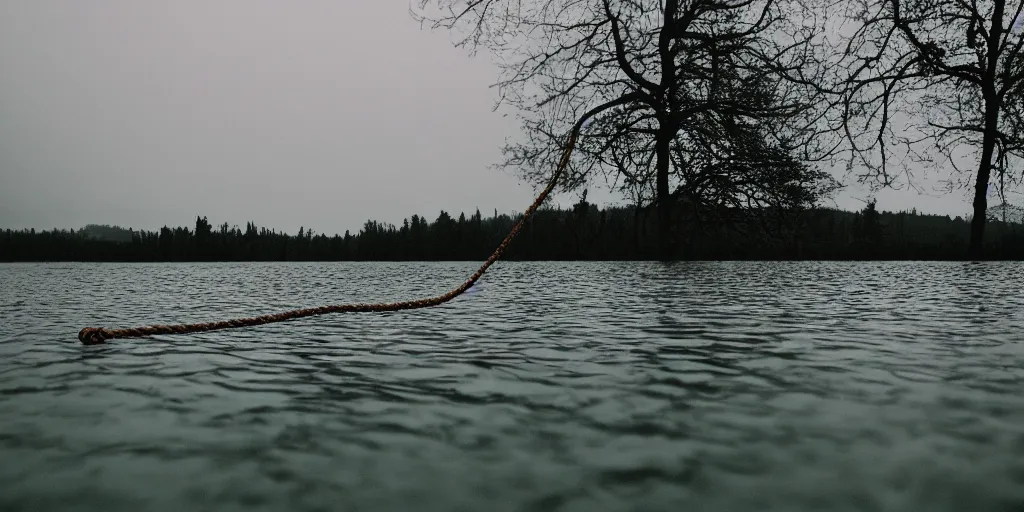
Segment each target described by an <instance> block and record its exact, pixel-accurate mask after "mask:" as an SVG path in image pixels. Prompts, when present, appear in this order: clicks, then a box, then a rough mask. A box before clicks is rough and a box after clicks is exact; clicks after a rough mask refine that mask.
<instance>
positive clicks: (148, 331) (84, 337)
mask: <svg viewBox="0 0 1024 512" xmlns="http://www.w3.org/2000/svg"><path fill="white" fill-rule="evenodd" d="M586 117H587V116H584V117H583V118H582V119H580V121H579V122H577V123H576V125H575V126H573V129H572V131H571V132H570V134H569V140H568V143H567V144H566V147H565V151H564V152H563V153H562V159H561V160H560V161H559V163H558V167H557V168H555V172H554V175H552V176H551V180H550V181H549V182H548V185H547V187H545V188H544V190H543V191H542V192H541V193H540V195H539V196H537V199H535V200H534V201H533V204H531V205H530V207H529V208H527V210H526V212H525V213H524V214H523V218H522V219H520V220H519V222H518V223H516V225H515V226H514V227H513V228H512V231H511V232H509V234H508V236H506V237H505V240H504V241H502V242H501V245H499V246H498V248H497V249H495V250H494V253H492V254H491V257H489V258H487V261H485V262H484V264H483V265H481V266H480V269H479V270H477V271H476V273H475V274H473V275H472V276H470V278H469V279H467V280H466V282H464V283H462V285H461V286H459V287H458V288H455V289H454V290H452V291H450V292H448V293H446V294H444V295H438V296H436V297H430V298H426V299H420V300H411V301H405V302H391V303H381V304H342V305H336V306H321V307H316V308H306V309H297V310H294V311H285V312H283V313H276V314H271V315H262V316H254V317H250V318H238V319H235V320H224V321H221V322H209V323H199V324H179V325H148V326H143V327H133V328H127V329H105V328H102V327H86V328H85V329H82V330H81V331H79V333H78V340H79V341H81V342H82V343H84V344H86V345H100V344H103V343H105V342H106V340H109V339H113V338H140V337H143V336H153V335H158V334H188V333H193V332H205V331H215V330H218V329H231V328H235V327H250V326H254V325H263V324H269V323H274V322H284V321H288V320H294V319H296V318H304V317H307V316H315V315H324V314H327V313H367V312H382V311H402V310H406V309H419V308H427V307H431V306H437V305H439V304H443V303H445V302H448V301H450V300H452V299H454V298H455V297H458V296H459V295H462V293H463V292H465V291H466V290H468V289H469V288H470V287H471V286H473V284H474V283H476V281H477V280H478V279H480V277H481V276H483V274H484V272H486V271H487V268H488V267H490V266H491V265H492V264H494V262H495V261H498V258H500V257H501V255H502V253H504V252H505V249H506V248H508V244H509V243H510V242H512V239H513V238H515V237H516V235H517V234H519V230H520V229H522V227H523V224H525V223H526V221H527V219H529V218H530V216H532V215H533V213H534V212H535V211H536V210H537V208H538V207H540V205H541V204H542V203H543V202H544V199H546V198H547V197H548V194H550V193H551V190H552V189H554V188H555V184H556V183H557V182H558V178H559V176H561V174H562V172H563V171H564V170H565V168H566V167H567V166H568V165H569V157H570V156H571V155H572V150H573V148H574V147H575V145H576V137H577V136H578V135H579V131H580V128H581V127H582V123H583V120H584V119H586Z"/></svg>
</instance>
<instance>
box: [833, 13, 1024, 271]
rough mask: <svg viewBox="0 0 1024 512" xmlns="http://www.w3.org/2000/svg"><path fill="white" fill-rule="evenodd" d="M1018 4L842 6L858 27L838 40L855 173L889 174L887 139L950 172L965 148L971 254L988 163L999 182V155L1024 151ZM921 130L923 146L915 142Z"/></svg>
mask: <svg viewBox="0 0 1024 512" xmlns="http://www.w3.org/2000/svg"><path fill="white" fill-rule="evenodd" d="M1022 8H1024V1H1011V2H1007V1H1006V0H861V2H860V3H859V4H858V5H857V6H856V7H855V8H853V11H852V13H849V14H848V17H849V18H851V19H853V20H854V21H855V22H856V23H858V24H859V27H858V28H857V29H856V31H855V32H854V33H853V35H852V36H851V37H850V38H849V39H848V41H847V43H846V47H845V50H844V57H845V58H846V64H847V66H848V68H847V69H848V71H849V72H848V78H847V84H848V89H847V91H846V93H845V95H844V103H845V109H844V116H843V118H844V125H845V129H846V133H847V136H848V137H849V138H850V140H851V141H853V142H854V150H855V152H854V154H855V155H857V158H858V159H859V161H860V162H861V163H863V164H866V166H867V168H868V169H869V175H865V176H864V177H865V178H873V179H876V180H877V181H876V183H879V184H881V185H883V186H889V185H891V184H893V183H894V182H895V180H896V179H897V178H898V177H899V174H900V173H897V174H896V175H893V174H890V164H889V160H890V159H891V158H892V156H893V155H892V152H893V149H892V147H898V148H902V149H903V150H905V153H904V155H905V156H908V157H910V160H911V161H917V162H925V163H929V164H933V165H936V164H938V165H944V164H947V163H948V164H949V165H950V166H952V167H953V169H954V170H956V171H958V172H963V171H964V169H963V168H962V167H961V163H960V162H959V161H960V160H961V159H962V158H963V155H962V154H961V152H962V151H963V150H965V149H967V150H971V151H972V152H973V153H974V154H976V155H977V160H975V165H974V168H975V169H976V171H975V174H974V193H973V195H974V201H973V206H974V216H973V219H972V221H971V237H970V244H969V251H970V255H971V256H972V257H974V258H980V257H981V256H982V248H983V239H984V234H985V220H986V210H987V206H988V204H987V203H988V200H987V194H988V193H989V186H990V183H991V181H992V173H993V171H994V172H995V173H996V175H997V177H998V178H999V180H1000V184H1001V185H1004V184H1005V179H1006V178H1009V177H1010V176H1009V175H1008V174H1007V173H1008V169H1009V163H1008V160H1010V159H1011V158H1020V157H1021V156H1024V152H1022V149H1024V144H1022V143H1021V142H1022V141H1024V136H1022V135H1024V132H1022V131H1021V129H1020V127H1021V126H1022V125H1021V119H1022V116H1021V113H1022V109H1021V103H1022V101H1024V90H1022V79H1024V59H1022V58H1021V47H1022V45H1024V38H1021V36H1020V35H1019V34H1018V33H1017V32H1018V31H1017V30H1015V28H1014V20H1017V19H1020V18H1021V11H1022ZM898 116H906V117H908V118H909V121H910V123H909V125H908V129H907V130H906V131H905V132H904V133H898V132H897V131H896V130H895V129H894V128H893V125H894V124H895V123H894V122H895V121H896V120H897V117H898ZM864 135H868V136H869V137H870V138H869V140H867V141H863V140H861V138H862V137H863V136H864ZM926 140H927V141H931V143H932V146H933V148H932V150H921V149H920V148H921V147H920V145H919V143H921V142H923V141H926ZM890 146H892V147H890ZM871 155H877V156H878V157H879V159H878V160H874V159H873V158H872V157H871ZM904 172H907V173H908V174H907V178H908V180H910V179H911V178H912V176H910V175H909V171H906V168H904ZM951 184H952V182H951Z"/></svg>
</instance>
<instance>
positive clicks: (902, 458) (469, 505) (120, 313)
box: [0, 262, 1024, 512]
mask: <svg viewBox="0 0 1024 512" xmlns="http://www.w3.org/2000/svg"><path fill="white" fill-rule="evenodd" d="M476 266H477V264H476V263H394V264H380V263H308V264H287V263H266V264H264V263H240V264H126V265H121V264H24V265H23V264H15V265H0V510H4V511H20V510H25V511H44V510H104V511H119V510H124V511H133V512H134V511H140V510H167V511H184V510H245V511H256V510H288V511H305V510H325V511H326V510H332V511H335V510H346V511H364V510H365V511H409V510H417V511H463V510H465V511H475V512H477V511H483V510H487V511H496V512H497V511H531V512H532V511H538V512H539V511H548V510H551V511H554V510H558V511H579V512H591V511H594V512H596V511H606V510H607V511H633V510H636V511H640V510H645V511H653V510H666V511H668V510H673V511H675V510H705V511H707V510H729V511H747V510H749V511H766V510H779V511H783V510H785V511H800V510H807V511H812V510H814V511H827V510H828V511H831V510H842V511H847V510H849V511H855V510H865V511H874V510H880V511H914V512H918V511H946V510H948V511H965V510H978V511H981V510H986V511H992V510H1017V511H1019V510H1024V508H1022V507H1024V347H1022V344H1021V341H1020V340H1021V336H1020V333H1021V332H1022V328H1024V312H1022V309H1024V272H1022V271H1024V264H1018V263H984V264H970V263H680V264H673V265H663V264H659V263H505V262H503V263H499V264H497V265H496V266H495V267H494V268H492V270H491V272H490V273H488V274H487V275H486V276H485V277H484V280H483V281H482V282H481V283H480V284H479V285H478V286H477V287H475V288H474V289H472V290H471V291H470V292H469V293H468V294H467V295H465V296H463V297H460V298H459V299H456V300H455V301H453V302H451V303H449V304H446V305H443V306H440V307H437V308H433V309H426V310H417V311H407V312H398V313H385V314H350V315H329V316H323V317H316V318H310V319H304V320H299V321H295V322H289V323H284V324H275V325H268V326H262V327H255V328H247V329H237V330H228V331H218V332H210V333H202V334H195V335H187V336H158V337H154V338H149V339H141V340H118V341H114V342H113V343H111V344H108V345H105V346H99V347H84V346H82V345H80V344H79V343H78V341H77V339H76V337H75V336H76V333H77V332H78V330H79V329H81V328H82V327H86V326H106V327H127V326H134V325H144V324H151V323H178V322H196V321H209V320H220V319H225V318H232V317H237V316H250V315H255V314H264V313H271V312H276V311H280V310H284V309H292V308H297V307H307V306H315V305H323V304H333V303H344V302H371V301H393V300H406V299H410V298H418V297H421V296H426V295H433V294H439V293H442V292H444V291H446V290H447V289H449V288H451V287H454V286H456V285H457V284H459V283H461V282H462V280H463V279H465V277H466V276H467V275H469V274H470V273H471V272H472V271H473V270H475V268H476Z"/></svg>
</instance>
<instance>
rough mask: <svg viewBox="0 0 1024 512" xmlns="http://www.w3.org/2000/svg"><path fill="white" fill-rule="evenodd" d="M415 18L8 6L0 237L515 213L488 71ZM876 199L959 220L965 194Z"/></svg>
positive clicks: (151, 6)
mask: <svg viewBox="0 0 1024 512" xmlns="http://www.w3.org/2000/svg"><path fill="white" fill-rule="evenodd" d="M407 7H408V5H407V4H406V3H405V2H392V1H387V2H384V1H380V0H359V1H348V2H341V1H338V0H306V1H303V2H281V1H276V0H275V1H270V0H244V1H243V0H230V1H228V0H224V1H220V2H199V1H177V2H138V1H135V0H90V1H88V2H82V1H73V0H66V1H58V0H12V1H9V2H3V3H0V69H2V70H3V73H0V226H2V227H9V228H22V227H25V228H28V227H34V228H37V229H44V228H50V227H62V228H63V227H79V226H81V225H84V224H86V223H109V224H120V225H124V226H128V225H131V226H133V227H136V228H140V227H141V228H146V229H154V228H157V227H159V226H162V225H164V224H168V225H190V224H191V223H192V221H193V220H194V217H195V215H197V214H199V215H206V216H208V217H209V218H210V220H211V221H213V222H215V223H220V222H229V223H231V224H241V225H244V223H245V222H246V221H249V220H253V221H255V222H257V224H260V225H264V226H269V227H275V228H278V229H287V230H288V231H290V232H294V231H296V230H297V229H298V227H299V226H306V227H311V228H313V229H315V230H317V231H318V232H327V233H335V232H343V231H344V230H346V229H350V230H353V231H355V230H357V229H358V228H359V227H360V226H361V225H362V223H363V222H364V221H365V220H367V219H376V220H383V221H388V222H394V223H396V224H397V223H399V222H400V221H401V219H402V218H403V217H405V216H409V215H411V214H413V213H419V214H423V215H426V216H427V217H428V218H430V219H433V218H434V217H436V215H437V213H438V211H439V210H441V209H445V210H447V211H449V212H453V213H455V214H457V213H458V212H459V211H466V213H467V214H468V213H470V212H472V211H473V210H474V209H475V208H476V207H479V208H480V209H481V211H482V212H484V213H485V214H489V213H491V212H492V211H493V210H494V209H495V208H497V209H498V210H499V211H502V212H508V211H512V210H516V211H522V209H524V208H525V207H526V205H527V204H528V203H529V202H530V201H531V200H532V196H533V190H532V189H531V188H530V187H528V186H526V185H523V184H520V183H519V182H518V181H517V180H516V179H515V177H514V176H511V175H508V174H505V173H502V172H500V171H495V170H492V169H489V168H488V166H489V165H490V164H493V163H496V162H498V161H499V159H500V146H501V144H502V142H503V141H504V139H505V138H506V137H507V136H514V135H515V133H516V130H517V124H516V123H515V121H514V120H513V118H512V116H509V117H508V118H503V117H502V116H501V114H500V113H494V112H492V111H491V107H492V106H493V102H494V100H495V91H494V90H493V89H490V88H489V87H488V86H489V84H490V83H492V82H493V81H494V79H495V78H496V77H497V74H496V70H495V69H494V68H493V67H492V66H491V65H490V64H489V63H488V62H487V59H486V56H485V55H481V56H479V57H477V58H470V57H469V56H468V55H467V54H466V53H465V52H464V51H462V50H459V49H456V48H453V47H452V45H451V43H450V38H449V36H448V34H446V33H444V32H430V31H428V30H421V29H420V27H419V25H418V24H417V23H415V22H414V21H413V20H412V19H411V18H410V17H409V16H408V12H407ZM593 192H594V191H591V195H590V197H591V199H594V198H598V199H608V198H610V197H611V196H610V195H609V194H594V193H593ZM865 195H866V192H865V191H863V190H858V189H856V188H855V189H853V190H852V191H851V192H849V193H847V194H844V197H842V198H840V201H839V205H840V206H843V207H849V208H858V207H859V206H860V203H858V202H857V200H856V199H854V198H855V197H863V196H865ZM879 198H880V201H879V203H880V205H881V206H882V207H883V208H886V209H899V208H904V207H906V208H909V207H910V206H911V205H916V206H918V207H919V209H922V210H926V211H936V212H942V213H952V214H963V213H965V212H967V211H968V205H967V203H966V202H965V201H964V195H963V194H959V195H955V196H940V197H936V198H927V197H919V196H917V195H916V194H914V193H907V192H885V193H882V194H879ZM573 200H574V198H573V197H567V198H562V199H561V202H562V203H563V204H568V203H569V202H571V201H573Z"/></svg>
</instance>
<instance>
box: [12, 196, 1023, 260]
mask: <svg viewBox="0 0 1024 512" xmlns="http://www.w3.org/2000/svg"><path fill="white" fill-rule="evenodd" d="M676 214H677V218H678V220H679V221H684V220H685V222H680V225H684V226H690V227H689V228H688V229H686V230H681V231H680V234H679V236H678V239H677V240H675V241H674V244H675V245H676V249H677V251H678V254H679V256H680V259H741V260H742V259H760V260H764V259H853V260H859V259H897V260H898V259H926V260H936V259H938V260H946V259H963V258H964V257H965V256H966V254H967V242H968V236H969V221H968V220H964V219H961V218H959V217H957V218H955V219H951V218H949V217H946V216H940V215H921V214H918V213H917V212H915V211H910V212H898V213H890V212H879V211H877V210H876V209H875V205H874V204H873V203H871V204H869V205H868V206H867V207H866V208H864V209H863V210H862V211H859V212H847V211H841V210H834V209H821V208H819V209H811V210H806V211H803V212H798V213H794V212H765V211H761V212H757V214H756V215H754V214H751V213H750V212H748V211H734V212H728V211H725V212H717V213H715V214H711V213H709V212H699V213H697V212H693V211H687V210H686V208H685V207H680V208H679V209H678V211H677V212H676ZM653 217H655V216H654V215H649V214H648V211H647V210H643V209H635V208H619V207H614V208H605V209H600V208H598V207H596V206H594V205H592V204H588V203H586V202H581V203H579V204H576V205H575V206H574V207H573V208H572V209H568V210H562V209H551V208H548V209H542V210H540V211H538V212H537V214H536V215H535V217H533V218H532V219H531V220H530V221H528V223H527V224H526V226H524V229H523V231H522V232H521V233H520V234H519V236H518V237H517V239H516V240H515V241H514V242H513V243H512V245H511V246H510V247H509V249H508V252H507V253H506V256H505V258H506V259H510V260H647V259H656V258H657V251H656V249H657V246H656V244H657V236H656V230H655V229H654V227H655V224H654V219H653ZM519 218H520V216H519V215H514V216H513V215H505V214H502V215H499V214H498V213H497V212H495V214H494V215H493V216H491V217H488V218H484V217H482V216H481V214H480V212H479V211H477V212H475V213H474V214H472V215H470V216H468V217H467V216H466V215H465V214H460V215H459V216H458V218H454V217H452V216H450V215H449V214H448V213H446V212H443V211H442V212H441V213H440V215H438V217H437V218H436V219H435V220H434V221H433V222H428V221H427V220H426V219H425V218H423V217H421V216H418V215H413V216H412V217H411V218H409V219H407V220H405V221H404V222H403V223H402V225H401V226H395V225H392V224H386V223H380V222H375V221H368V222H367V223H366V224H365V225H364V226H363V228H362V229H361V230H360V231H359V232H358V233H356V234H351V233H349V232H348V231H346V232H345V234H344V235H334V236H327V235H324V234H316V233H314V232H313V231H312V230H306V229H304V228H303V229H300V230H299V232H298V234H295V235H289V234H286V233H282V232H278V231H274V230H268V229H266V228H260V227H257V226H256V225H255V224H254V223H251V222H250V223H248V224H247V225H246V227H245V229H244V230H243V229H240V228H238V227H229V226H228V225H227V224H221V225H220V226H219V227H217V228H214V227H213V226H212V225H211V224H210V223H209V222H208V221H207V219H206V218H205V217H203V218H197V219H196V225H195V226H194V228H192V229H189V228H186V227H177V228H169V227H164V228H162V229H161V230H160V231H158V232H150V231H135V230H131V229H123V228H119V227H111V226H95V225H91V226H87V227H86V228H83V229H81V230H79V231H77V232H76V231H74V230H52V231H41V232H36V231H35V230H19V231H13V230H9V229H8V230H4V231H2V232H0V261H7V262H14V261H120V262H149V261H360V260H361V261H403V260H413V261H429V260H482V259H484V258H486V257H487V256H488V255H489V254H490V253H491V252H492V251H493V250H494V248H495V247H496V246H497V245H498V244H499V243H500V242H501V240H502V239H504V237H505V236H506V235H507V234H508V232H509V231H510V230H511V228H512V226H513V224H514V223H515V222H517V221H518V220H519ZM989 230H990V231H989V233H990V236H989V237H988V247H987V253H986V254H987V258H990V259H1022V258H1024V225H1021V224H1019V223H1013V222H1001V221H998V220H994V221H992V222H991V224H990V226H989Z"/></svg>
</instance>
